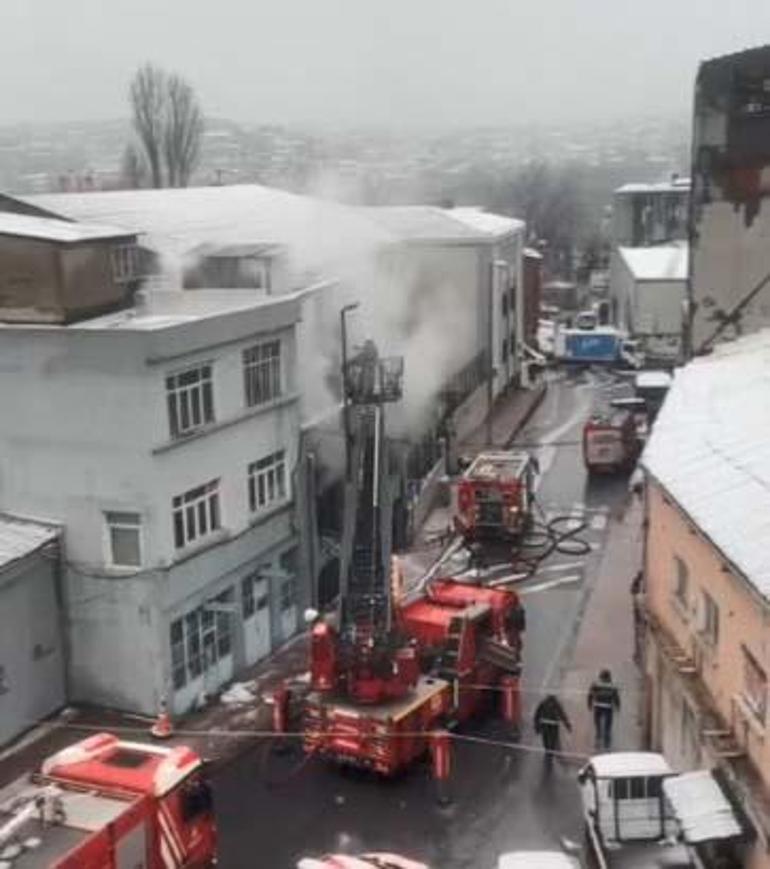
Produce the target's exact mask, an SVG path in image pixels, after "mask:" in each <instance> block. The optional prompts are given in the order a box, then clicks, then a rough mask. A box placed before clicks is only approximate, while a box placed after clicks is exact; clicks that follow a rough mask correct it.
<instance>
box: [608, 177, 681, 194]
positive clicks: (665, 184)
mask: <svg viewBox="0 0 770 869" xmlns="http://www.w3.org/2000/svg"><path fill="white" fill-rule="evenodd" d="M691 186H692V184H691V182H690V179H689V178H677V179H676V180H675V181H657V182H654V183H652V184H646V183H641V184H639V183H631V184H624V185H623V186H622V187H618V189H617V190H616V191H615V193H616V194H624V193H688V192H689V191H690V187H691Z"/></svg>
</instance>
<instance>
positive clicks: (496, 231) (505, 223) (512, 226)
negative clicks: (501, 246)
mask: <svg viewBox="0 0 770 869" xmlns="http://www.w3.org/2000/svg"><path fill="white" fill-rule="evenodd" d="M449 214H450V215H451V216H452V217H453V218H454V219H455V220H459V221H460V222H461V223H464V224H465V225H466V226H470V227H471V229H476V230H478V231H479V232H482V233H484V234H486V235H490V236H493V237H495V238H501V237H503V236H506V235H510V234H512V233H515V232H520V231H521V230H523V229H524V226H525V224H524V221H522V220H516V218H515V217H507V216H505V215H503V214H492V213H491V212H489V211H485V210H484V209H483V208H452V209H450V211H449Z"/></svg>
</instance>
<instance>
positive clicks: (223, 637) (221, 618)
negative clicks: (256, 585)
mask: <svg viewBox="0 0 770 869" xmlns="http://www.w3.org/2000/svg"><path fill="white" fill-rule="evenodd" d="M211 604H212V606H211V608H210V609H207V607H206V606H205V605H204V606H201V607H198V608H197V609H194V610H193V611H192V612H189V613H187V615H185V616H183V617H181V618H178V619H175V620H174V621H173V622H172V623H171V625H170V628H169V631H170V641H171V679H172V683H173V685H174V690H176V691H178V690H179V689H180V688H184V686H185V685H186V684H187V683H188V682H191V681H193V680H194V679H197V678H199V677H200V676H201V675H202V674H203V672H204V671H205V670H206V668H207V667H211V666H212V665H213V664H215V663H216V662H217V661H218V660H219V659H220V658H224V657H226V656H228V655H230V654H231V653H232V648H233V627H232V617H233V612H232V611H231V610H232V605H233V588H232V587H231V588H228V589H226V590H225V591H223V592H222V593H221V594H219V595H217V596H216V597H215V598H214V599H213V601H211ZM220 608H221V609H220Z"/></svg>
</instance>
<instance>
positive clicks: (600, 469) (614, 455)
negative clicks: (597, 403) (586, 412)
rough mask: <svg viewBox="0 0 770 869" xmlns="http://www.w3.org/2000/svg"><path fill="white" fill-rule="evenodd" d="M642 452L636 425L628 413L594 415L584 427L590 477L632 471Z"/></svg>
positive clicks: (627, 411) (621, 411) (585, 456)
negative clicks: (592, 474) (596, 474)
mask: <svg viewBox="0 0 770 869" xmlns="http://www.w3.org/2000/svg"><path fill="white" fill-rule="evenodd" d="M639 450H640V440H639V436H638V429H637V422H636V420H635V419H634V415H633V413H632V412H631V411H629V410H621V409H611V410H609V411H607V412H606V413H597V414H594V415H593V416H591V417H589V419H588V420H587V421H586V423H585V425H584V426H583V461H584V462H585V466H586V468H587V470H588V472H589V473H613V472H617V471H628V470H631V468H633V466H634V464H635V462H636V460H637V458H638V457H639Z"/></svg>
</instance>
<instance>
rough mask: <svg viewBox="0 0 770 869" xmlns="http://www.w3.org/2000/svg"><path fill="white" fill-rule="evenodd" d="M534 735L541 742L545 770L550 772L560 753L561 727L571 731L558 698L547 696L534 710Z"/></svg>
mask: <svg viewBox="0 0 770 869" xmlns="http://www.w3.org/2000/svg"><path fill="white" fill-rule="evenodd" d="M534 724H535V733H537V734H539V736H540V738H541V739H542V740H543V748H544V749H545V768H546V770H548V771H550V770H551V768H552V767H553V759H554V757H555V756H556V754H558V753H559V751H561V725H562V724H563V725H564V726H565V727H566V728H567V730H569V731H570V732H571V731H572V724H571V722H570V720H569V718H568V717H567V713H566V712H565V711H564V707H563V706H562V705H561V703H560V702H559V700H558V698H557V697H555V696H554V695H553V694H548V696H547V697H544V698H543V699H542V700H541V701H540V703H539V704H538V707H537V709H536V710H535V720H534Z"/></svg>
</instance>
